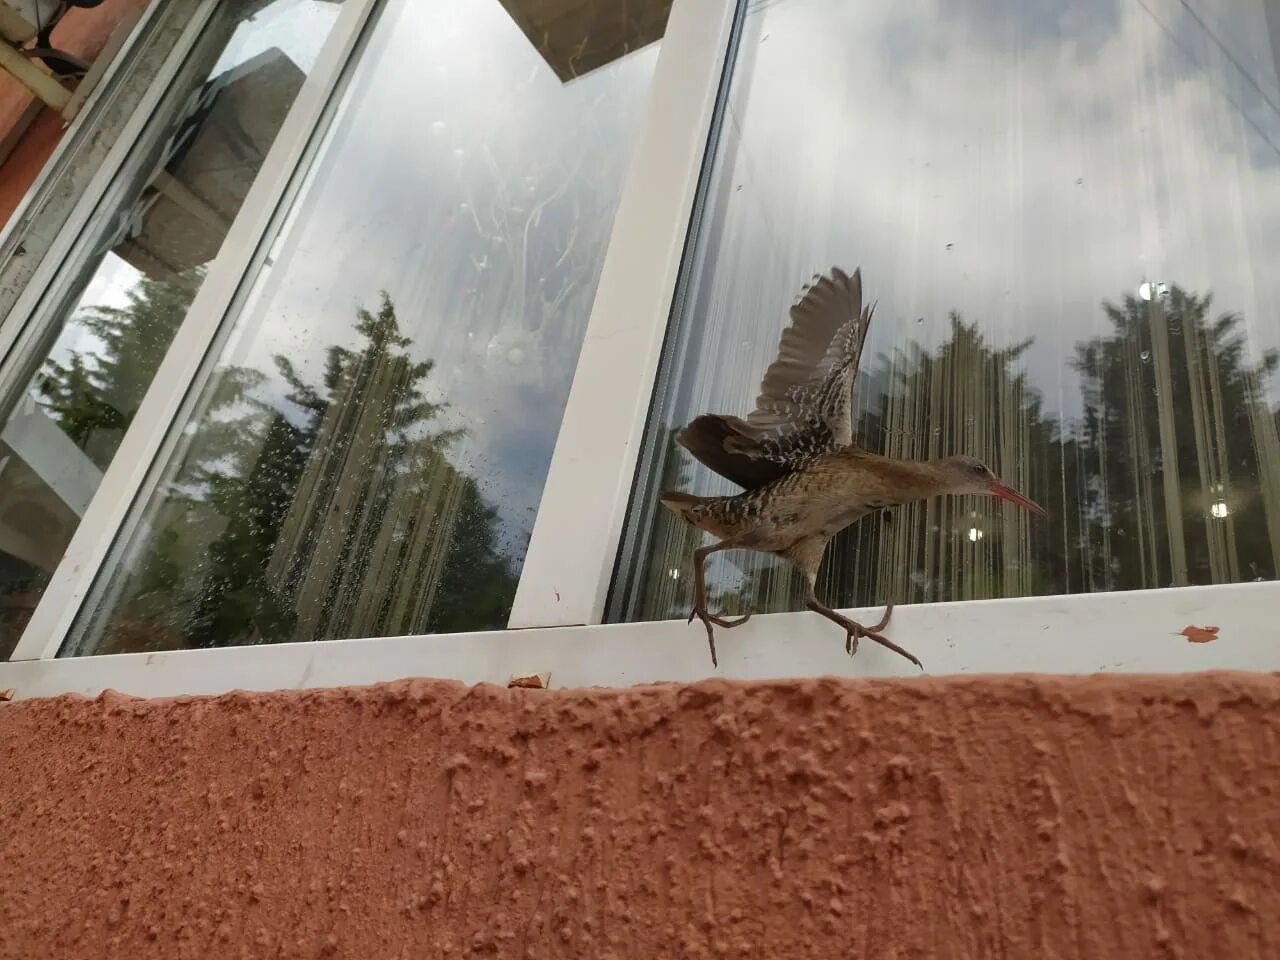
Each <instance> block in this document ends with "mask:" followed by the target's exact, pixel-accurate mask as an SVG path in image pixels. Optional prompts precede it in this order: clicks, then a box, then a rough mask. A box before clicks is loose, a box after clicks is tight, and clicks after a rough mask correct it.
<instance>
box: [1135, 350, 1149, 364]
mask: <svg viewBox="0 0 1280 960" xmlns="http://www.w3.org/2000/svg"><path fill="white" fill-rule="evenodd" d="M1138 357H1139V358H1140V359H1141V360H1142V362H1143V363H1146V362H1147V361H1148V360H1150V359H1151V351H1150V350H1143V351H1142V352H1141V353H1140V354H1138Z"/></svg>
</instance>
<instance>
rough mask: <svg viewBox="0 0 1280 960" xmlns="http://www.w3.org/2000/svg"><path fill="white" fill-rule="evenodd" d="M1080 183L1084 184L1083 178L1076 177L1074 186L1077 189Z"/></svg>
mask: <svg viewBox="0 0 1280 960" xmlns="http://www.w3.org/2000/svg"><path fill="white" fill-rule="evenodd" d="M1082 183H1084V177H1076V186H1077V187H1078V186H1080V184H1082Z"/></svg>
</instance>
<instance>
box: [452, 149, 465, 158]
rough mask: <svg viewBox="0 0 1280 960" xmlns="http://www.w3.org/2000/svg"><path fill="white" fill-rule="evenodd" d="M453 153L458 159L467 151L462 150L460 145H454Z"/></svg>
mask: <svg viewBox="0 0 1280 960" xmlns="http://www.w3.org/2000/svg"><path fill="white" fill-rule="evenodd" d="M453 155H454V156H455V157H457V158H458V159H459V160H461V159H462V158H463V157H465V156H466V155H467V151H465V150H463V149H462V148H461V147H454V148H453Z"/></svg>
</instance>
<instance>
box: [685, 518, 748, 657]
mask: <svg viewBox="0 0 1280 960" xmlns="http://www.w3.org/2000/svg"><path fill="white" fill-rule="evenodd" d="M732 546H735V544H733V543H731V542H729V541H727V540H722V541H720V542H719V543H716V544H712V545H711V546H709V547H699V548H698V549H697V550H695V551H693V611H692V612H691V613H690V614H689V622H690V623H693V618H694V617H697V618H698V619H699V620H701V621H702V625H703V626H704V627H706V628H707V646H709V647H710V648H711V665H712V666H713V667H718V666H720V664H719V662H718V661H717V660H716V638H715V633H714V632H713V630H712V624H715V625H716V626H717V627H724V628H725V629H726V630H728V629H731V628H733V627H740V626H742V625H743V624H744V623H746V622H747V621H748V620H750V619H751V614H749V613H748V614H747V615H746V616H742V617H738V618H736V619H729V618H728V617H717V616H714V615H712V614H710V613H708V612H707V580H706V571H705V569H704V568H703V564H704V562H705V561H706V559H707V557H709V556H710V555H711V554H713V553H715V552H716V551H717V550H726V549H728V548H729V547H732Z"/></svg>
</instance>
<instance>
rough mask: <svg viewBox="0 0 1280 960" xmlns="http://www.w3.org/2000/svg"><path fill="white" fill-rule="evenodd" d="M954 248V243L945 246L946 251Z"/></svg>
mask: <svg viewBox="0 0 1280 960" xmlns="http://www.w3.org/2000/svg"><path fill="white" fill-rule="evenodd" d="M954 246H955V244H954V243H948V244H947V249H948V250H950V249H951V248H952V247H954Z"/></svg>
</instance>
